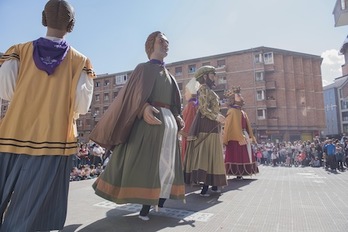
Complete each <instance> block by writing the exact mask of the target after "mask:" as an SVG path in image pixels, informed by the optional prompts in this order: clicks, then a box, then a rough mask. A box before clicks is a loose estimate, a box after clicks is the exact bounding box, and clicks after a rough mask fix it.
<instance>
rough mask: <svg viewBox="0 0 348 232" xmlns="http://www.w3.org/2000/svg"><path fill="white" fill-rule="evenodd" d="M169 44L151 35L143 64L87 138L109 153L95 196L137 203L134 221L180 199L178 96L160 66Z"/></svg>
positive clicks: (156, 34) (162, 37)
mask: <svg viewBox="0 0 348 232" xmlns="http://www.w3.org/2000/svg"><path fill="white" fill-rule="evenodd" d="M168 46H169V42H168V39H167V37H166V36H165V34H163V33H162V32H160V31H156V32H153V33H151V34H150V35H149V36H148V38H147V40H146V42H145V50H146V53H147V55H148V58H149V61H148V62H144V63H140V64H138V65H137V67H136V68H135V70H133V72H132V74H131V75H130V77H129V79H128V82H127V83H126V84H125V86H123V88H122V89H121V91H120V92H119V94H118V95H117V97H116V98H115V100H114V101H113V102H112V104H111V105H110V107H109V108H108V110H107V111H106V112H105V113H104V115H103V116H102V118H101V119H100V120H99V122H98V124H97V125H96V127H95V128H94V129H93V131H92V132H91V135H90V139H91V140H92V141H95V142H96V143H98V144H100V145H101V146H102V147H105V148H106V149H113V153H112V156H111V158H110V161H109V163H108V165H107V166H106V168H105V171H104V172H103V173H102V174H101V175H100V176H99V178H98V179H97V180H96V181H95V183H94V184H93V188H94V189H95V193H96V194H97V195H98V196H100V197H103V198H105V199H107V200H110V201H113V202H115V203H117V204H124V203H137V204H142V205H143V207H142V209H141V211H140V214H139V218H140V219H142V220H149V216H148V214H149V211H150V207H151V205H155V208H157V206H158V207H163V204H164V202H165V200H166V199H167V198H171V199H181V200H184V197H185V186H184V178H183V171H182V163H181V154H180V149H179V140H178V131H179V130H180V129H181V128H182V127H183V126H184V122H183V120H182V119H181V117H180V113H181V94H180V91H179V88H178V85H177V82H176V80H175V78H174V77H173V76H172V75H171V74H170V73H169V72H168V70H167V69H166V67H165V64H164V62H163V60H164V58H165V57H166V56H167V53H168Z"/></svg>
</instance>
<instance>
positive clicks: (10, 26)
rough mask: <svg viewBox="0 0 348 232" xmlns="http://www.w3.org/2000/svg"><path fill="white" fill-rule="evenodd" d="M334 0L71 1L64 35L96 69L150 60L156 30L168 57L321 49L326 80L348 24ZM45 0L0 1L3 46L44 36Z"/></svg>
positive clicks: (334, 70) (334, 69)
mask: <svg viewBox="0 0 348 232" xmlns="http://www.w3.org/2000/svg"><path fill="white" fill-rule="evenodd" d="M335 2H336V1H335V0H262V1H261V0H127V1H117V0H71V1H70V3H71V4H72V5H73V6H74V8H75V11H76V25H75V28H74V31H73V32H72V33H71V34H68V36H67V37H66V39H67V41H68V42H69V43H70V44H71V45H72V46H73V47H75V48H76V49H78V50H79V51H81V52H82V53H84V54H85V55H86V56H88V57H89V58H90V59H91V61H92V63H93V66H94V69H95V71H96V73H97V74H104V73H117V72H123V71H128V70H132V69H134V67H135V66H136V65H137V64H138V63H140V62H144V61H146V60H147V57H146V54H145V51H144V43H145V40H146V37H147V36H148V35H149V34H150V33H151V32H153V31H156V30H160V31H163V32H164V33H165V34H166V35H167V37H168V39H169V41H170V47H169V49H170V50H169V55H168V57H167V58H166V62H167V63H171V62H176V61H180V60H186V59H191V58H198V57H202V56H210V55H216V54H221V53H226V52H233V51H240V50H244V49H250V48H253V47H259V46H267V47H274V48H279V49H285V50H290V51H296V52H302V53H308V54H313V55H318V56H322V57H323V58H324V60H323V64H322V76H323V84H324V85H326V84H329V83H332V81H333V79H334V78H336V77H339V76H341V69H340V67H341V65H342V64H343V62H344V61H343V56H342V55H340V56H339V55H338V50H339V49H340V47H341V45H342V43H343V41H344V39H345V37H346V36H347V34H348V31H347V27H348V26H342V27H334V16H333V14H332V12H333V8H334V5H335ZM45 3H46V1H45V0H35V1H23V0H0V15H1V17H2V22H3V23H2V27H1V33H0V51H1V52H4V51H6V50H7V49H8V47H10V46H11V45H12V44H16V43H22V42H26V41H29V40H34V39H36V38H38V37H40V36H44V35H45V32H46V28H45V27H43V26H42V25H41V12H42V10H43V7H44V5H45Z"/></svg>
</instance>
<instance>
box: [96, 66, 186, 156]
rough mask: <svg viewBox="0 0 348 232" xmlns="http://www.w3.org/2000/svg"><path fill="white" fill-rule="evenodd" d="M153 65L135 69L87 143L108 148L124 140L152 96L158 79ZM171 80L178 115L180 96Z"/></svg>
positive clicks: (174, 81) (175, 112) (172, 108)
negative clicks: (91, 142)
mask: <svg viewBox="0 0 348 232" xmlns="http://www.w3.org/2000/svg"><path fill="white" fill-rule="evenodd" d="M156 66H158V65H157V64H151V63H149V62H147V63H141V64H139V65H138V66H137V67H136V68H135V70H134V71H133V72H132V74H131V75H130V77H129V80H128V82H127V83H126V85H125V86H123V88H122V89H121V90H120V92H119V94H118V95H117V97H116V98H115V100H114V101H113V102H112V103H111V105H110V107H109V108H108V109H107V111H106V112H105V113H104V115H103V116H102V118H101V119H100V120H99V122H98V123H97V125H96V126H95V128H94V129H93V130H92V132H91V134H90V140H92V141H94V142H96V143H98V144H99V145H100V146H102V147H104V148H107V149H111V148H113V147H114V146H116V145H118V144H121V143H124V142H126V141H127V139H128V136H129V134H130V131H131V129H132V126H133V123H134V120H135V119H136V117H137V115H138V113H139V111H141V110H142V108H143V106H144V104H145V103H146V102H147V100H148V98H149V97H150V95H151V92H152V89H153V87H154V83H155V79H156V77H157V76H158V67H156ZM169 75H170V74H169ZM170 77H171V78H172V80H173V83H175V84H174V85H173V89H174V98H173V103H172V105H171V111H172V112H173V114H174V116H177V115H179V114H180V112H181V95H180V92H179V88H178V85H177V82H176V80H175V78H174V77H173V76H172V75H170Z"/></svg>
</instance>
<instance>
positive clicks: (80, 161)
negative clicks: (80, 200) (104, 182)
mask: <svg viewBox="0 0 348 232" xmlns="http://www.w3.org/2000/svg"><path fill="white" fill-rule="evenodd" d="M111 153H112V152H111V151H109V150H107V151H105V149H104V148H102V147H101V146H99V145H98V144H96V143H81V144H79V145H78V149H77V152H76V154H74V156H73V163H72V168H71V172H70V181H80V180H87V179H93V178H95V177H98V176H99V175H100V173H102V172H103V170H104V168H105V166H106V164H107V162H108V161H109V158H110V155H111Z"/></svg>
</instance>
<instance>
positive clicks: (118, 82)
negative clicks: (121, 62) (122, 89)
mask: <svg viewBox="0 0 348 232" xmlns="http://www.w3.org/2000/svg"><path fill="white" fill-rule="evenodd" d="M126 82H127V75H125V74H124V75H118V76H116V85H122V84H124V83H126Z"/></svg>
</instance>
